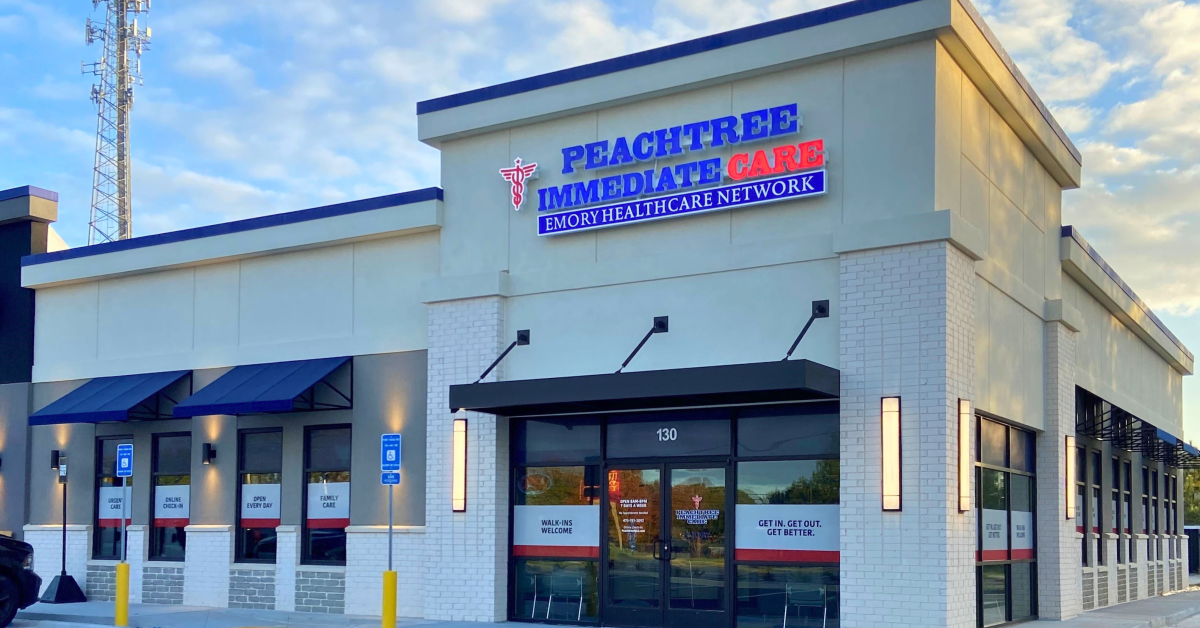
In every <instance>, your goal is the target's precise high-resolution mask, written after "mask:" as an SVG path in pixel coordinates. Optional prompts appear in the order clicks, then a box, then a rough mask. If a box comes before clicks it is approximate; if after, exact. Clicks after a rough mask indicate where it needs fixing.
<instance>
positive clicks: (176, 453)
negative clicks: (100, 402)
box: [150, 434, 192, 560]
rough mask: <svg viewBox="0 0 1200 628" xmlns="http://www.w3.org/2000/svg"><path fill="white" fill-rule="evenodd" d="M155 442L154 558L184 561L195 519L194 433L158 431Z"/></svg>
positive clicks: (151, 549)
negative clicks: (193, 502) (193, 481)
mask: <svg viewBox="0 0 1200 628" xmlns="http://www.w3.org/2000/svg"><path fill="white" fill-rule="evenodd" d="M153 442H154V445H153V447H154V456H153V458H154V460H153V463H152V464H153V468H154V472H153V482H152V486H151V496H150V503H151V504H153V508H154V525H153V526H152V528H151V532H150V558H151V559H154V560H183V557H184V552H185V550H186V548H187V535H186V533H185V532H184V528H186V527H187V525H188V522H189V521H190V518H191V489H192V487H191V484H192V475H191V473H192V435H191V434H156V435H155V436H154V439H153Z"/></svg>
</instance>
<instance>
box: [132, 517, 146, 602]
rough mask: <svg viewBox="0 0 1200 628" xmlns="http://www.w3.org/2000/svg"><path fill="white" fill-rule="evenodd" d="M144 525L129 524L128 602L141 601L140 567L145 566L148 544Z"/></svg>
mask: <svg viewBox="0 0 1200 628" xmlns="http://www.w3.org/2000/svg"><path fill="white" fill-rule="evenodd" d="M148 527H149V526H145V525H131V526H129V550H128V552H129V555H128V562H129V603H130V604H141V603H142V569H143V568H144V567H145V566H146V555H147V552H148V550H149V546H148V545H147V544H146V540H147V538H149V537H148V535H147V534H146V532H147V528H148Z"/></svg>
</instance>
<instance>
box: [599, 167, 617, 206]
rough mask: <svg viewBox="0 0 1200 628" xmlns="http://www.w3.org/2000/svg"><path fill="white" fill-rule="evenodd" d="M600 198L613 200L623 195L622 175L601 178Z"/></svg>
mask: <svg viewBox="0 0 1200 628" xmlns="http://www.w3.org/2000/svg"><path fill="white" fill-rule="evenodd" d="M600 189H601V194H600V200H602V201H611V200H612V199H614V198H620V196H621V175H619V174H615V175H613V176H611V177H604V178H603V179H600Z"/></svg>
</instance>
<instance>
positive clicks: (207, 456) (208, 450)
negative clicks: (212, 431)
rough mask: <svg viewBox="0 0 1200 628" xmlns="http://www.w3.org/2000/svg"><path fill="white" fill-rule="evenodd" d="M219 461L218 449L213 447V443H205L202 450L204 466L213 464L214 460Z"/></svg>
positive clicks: (201, 455) (201, 456) (201, 460)
mask: <svg viewBox="0 0 1200 628" xmlns="http://www.w3.org/2000/svg"><path fill="white" fill-rule="evenodd" d="M216 459H217V448H216V447H213V446H212V443H204V445H203V446H202V447H201V449H200V462H203V463H204V464H212V461H213V460H216Z"/></svg>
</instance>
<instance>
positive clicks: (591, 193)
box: [563, 179, 600, 207]
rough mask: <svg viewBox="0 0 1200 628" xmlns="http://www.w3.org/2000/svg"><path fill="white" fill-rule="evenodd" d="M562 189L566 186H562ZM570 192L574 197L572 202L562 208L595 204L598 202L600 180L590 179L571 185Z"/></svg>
mask: <svg viewBox="0 0 1200 628" xmlns="http://www.w3.org/2000/svg"><path fill="white" fill-rule="evenodd" d="M563 187H564V188H565V187H567V186H565V185H564V186H563ZM571 191H572V194H573V196H574V199H572V200H573V201H574V202H571V203H567V204H565V205H563V207H570V206H572V205H587V204H588V203H596V202H599V201H600V180H599V179H592V180H591V181H588V182H586V183H585V182H583V181H578V182H576V183H573V184H571Z"/></svg>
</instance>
